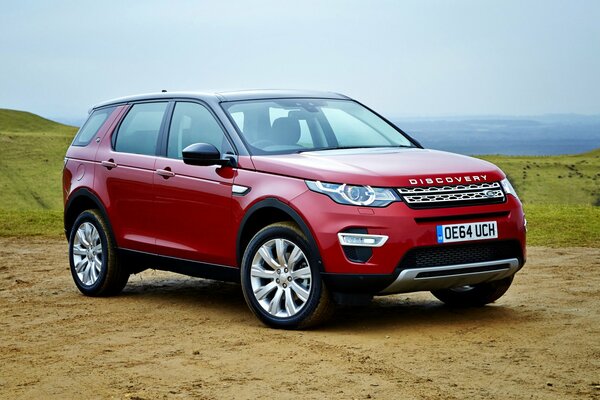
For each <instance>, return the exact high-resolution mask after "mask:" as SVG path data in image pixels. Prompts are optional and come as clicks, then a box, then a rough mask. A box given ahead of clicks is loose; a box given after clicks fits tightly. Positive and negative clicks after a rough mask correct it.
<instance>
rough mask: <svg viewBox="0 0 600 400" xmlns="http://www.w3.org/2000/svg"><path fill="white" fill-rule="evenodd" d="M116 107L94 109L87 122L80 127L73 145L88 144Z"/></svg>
mask: <svg viewBox="0 0 600 400" xmlns="http://www.w3.org/2000/svg"><path fill="white" fill-rule="evenodd" d="M114 109H115V107H109V108H102V109H100V110H95V111H93V112H92V113H91V114H90V116H89V117H88V119H87V121H85V124H83V126H82V127H81V129H79V132H77V135H75V139H73V146H87V145H88V144H89V143H90V142H91V141H92V139H93V138H94V136H96V134H97V133H98V131H99V130H100V128H102V125H104V123H105V122H106V120H107V119H108V117H109V116H110V114H112V112H113V111H114Z"/></svg>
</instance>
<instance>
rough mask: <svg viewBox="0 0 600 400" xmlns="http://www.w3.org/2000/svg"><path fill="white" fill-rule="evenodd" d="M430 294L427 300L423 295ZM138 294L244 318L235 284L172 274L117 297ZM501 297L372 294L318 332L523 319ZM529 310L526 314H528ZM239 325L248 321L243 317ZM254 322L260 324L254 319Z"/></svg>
mask: <svg viewBox="0 0 600 400" xmlns="http://www.w3.org/2000/svg"><path fill="white" fill-rule="evenodd" d="M428 296H431V298H428ZM119 297H126V298H134V297H143V298H144V301H148V302H151V303H154V304H157V303H158V304H162V303H169V304H173V303H176V304H177V305H179V306H185V307H192V308H196V307H197V308H210V309H212V310H214V311H217V312H218V313H220V314H221V315H224V316H225V317H226V318H228V319H230V318H232V317H234V316H236V315H237V316H241V315H244V316H248V315H250V310H249V309H248V307H247V305H246V302H245V300H244V297H243V294H242V289H241V286H240V285H239V284H236V283H228V282H220V281H212V280H207V279H199V278H190V277H183V276H179V275H174V276H173V277H172V278H171V277H169V278H166V279H150V280H144V279H139V280H134V282H131V283H130V284H128V285H127V287H126V288H125V290H124V291H123V292H122V294H121V296H119ZM502 303H503V301H502V299H500V300H499V301H498V303H497V304H490V305H487V306H485V307H472V308H453V307H448V306H446V305H444V304H443V303H442V302H440V301H438V300H436V299H435V298H434V297H433V296H432V295H429V294H425V293H419V294H401V295H393V296H381V297H375V298H374V299H373V301H372V302H371V303H369V304H368V305H366V306H341V307H338V308H337V309H336V312H335V314H334V315H333V317H332V318H331V320H329V321H328V322H327V323H326V324H324V325H321V326H319V327H318V328H317V329H318V330H319V331H331V332H334V331H346V330H354V331H356V330H363V329H364V330H370V329H373V328H375V327H376V328H377V329H378V330H379V329H381V328H385V329H390V330H391V329H398V328H403V327H409V326H410V327H412V328H415V327H418V326H423V327H425V326H427V327H430V326H432V325H440V326H447V327H452V326H462V325H464V324H465V323H467V324H486V325H494V324H502V325H506V324H507V323H511V322H518V321H523V318H524V315H523V314H524V310H523V309H522V308H519V307H511V306H505V305H503V304H502ZM531 312H532V310H530V309H529V310H528V311H527V314H528V315H529V316H531ZM243 320H244V321H241V320H240V323H248V321H247V319H246V318H243ZM257 324H260V323H259V322H258V321H257Z"/></svg>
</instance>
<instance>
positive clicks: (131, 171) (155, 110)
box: [94, 102, 169, 253]
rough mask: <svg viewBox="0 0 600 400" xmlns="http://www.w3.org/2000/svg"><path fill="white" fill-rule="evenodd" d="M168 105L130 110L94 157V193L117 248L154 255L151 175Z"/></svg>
mask: <svg viewBox="0 0 600 400" xmlns="http://www.w3.org/2000/svg"><path fill="white" fill-rule="evenodd" d="M168 105H169V103H168V102H149V103H138V104H134V105H132V106H131V108H130V109H129V110H128V112H127V114H126V115H125V117H124V118H123V120H122V122H121V124H120V125H119V127H118V129H117V131H116V132H114V133H113V135H112V136H111V137H108V136H106V137H105V138H104V140H106V141H107V142H106V143H104V145H103V146H100V148H99V149H98V153H97V154H96V160H97V161H98V164H97V165H96V171H95V183H94V186H95V188H96V191H98V192H100V193H101V196H102V198H103V199H104V200H105V203H106V204H105V206H106V208H107V212H108V214H109V218H110V222H111V225H112V229H113V232H114V234H115V237H116V240H117V244H118V246H119V247H121V248H126V249H131V250H137V251H143V252H148V253H154V252H155V250H156V247H155V238H154V235H155V232H154V231H155V230H156V225H155V223H154V222H155V221H154V190H153V189H154V188H153V185H154V182H153V180H154V171H155V166H154V164H155V163H156V153H157V149H158V139H159V136H160V132H161V130H162V129H164V127H165V115H166V110H167V108H168Z"/></svg>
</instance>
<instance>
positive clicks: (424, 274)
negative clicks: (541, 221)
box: [293, 191, 526, 294]
mask: <svg viewBox="0 0 600 400" xmlns="http://www.w3.org/2000/svg"><path fill="white" fill-rule="evenodd" d="M293 205H294V207H295V208H296V209H297V210H301V211H302V217H303V218H304V219H305V221H307V223H308V225H309V227H310V229H311V231H312V234H313V237H314V238H315V240H316V242H317V245H318V248H319V251H320V255H321V259H322V262H323V269H324V271H323V274H322V276H323V279H324V280H325V282H326V283H327V285H328V286H329V287H330V289H331V290H333V291H338V292H353V293H356V292H362V293H371V294H390V293H400V292H412V291H421V290H435V289H442V288H449V287H456V286H464V285H472V284H477V283H482V282H486V281H492V280H498V279H503V278H505V277H508V276H512V275H514V274H515V273H516V272H517V271H518V270H519V269H520V268H521V267H522V266H523V265H524V263H525V258H526V253H525V225H524V216H523V211H522V207H521V204H520V202H519V201H518V200H517V199H515V198H514V197H512V196H508V197H507V201H506V202H505V203H502V204H494V205H483V206H470V207H449V208H437V209H420V210H415V209H411V208H409V207H408V206H407V205H406V204H404V203H400V202H398V203H393V204H391V205H390V206H388V207H385V208H365V207H352V206H344V205H340V204H337V203H334V202H333V201H331V200H330V199H329V198H328V197H326V196H323V195H321V194H318V193H314V192H310V191H308V192H306V193H304V194H302V195H301V196H299V197H297V198H296V199H294V201H293ZM490 220H493V221H496V222H497V224H498V232H499V234H498V238H497V239H493V240H480V241H472V242H462V243H458V244H438V243H437V237H436V226H437V225H441V224H448V223H452V224H455V223H468V222H477V221H490ZM448 221H452V222H448ZM357 229H358V230H362V232H364V233H368V234H373V235H385V236H387V237H388V239H387V241H386V242H385V244H384V245H382V246H380V247H376V248H372V249H370V251H371V253H369V254H370V256H369V257H368V259H367V260H366V261H365V262H356V261H352V259H351V258H352V257H348V252H347V251H346V252H345V251H344V248H343V247H342V245H341V244H340V242H339V237H338V233H340V232H348V231H350V232H352V231H356V230H357ZM490 243H497V244H501V243H506V244H510V246H511V249H512V250H511V251H509V252H508V253H506V252H503V253H502V254H501V256H500V255H499V256H498V257H497V258H495V259H473V260H469V261H467V262H460V261H458V262H448V263H441V264H433V265H418V263H415V262H414V260H412V259H411V258H409V257H407V254H410V251H411V250H414V249H434V250H438V249H441V250H442V251H443V250H444V249H445V248H456V247H460V246H462V245H464V244H466V245H468V246H467V247H469V248H475V249H477V247H478V246H479V245H481V247H485V246H486V245H489V244H490ZM473 246H475V247H473ZM467 250H468V249H467ZM498 254H500V253H498ZM405 256H406V257H405ZM467 258H469V257H467ZM411 263H413V264H411Z"/></svg>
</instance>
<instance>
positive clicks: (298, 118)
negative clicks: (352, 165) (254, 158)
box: [222, 99, 414, 155]
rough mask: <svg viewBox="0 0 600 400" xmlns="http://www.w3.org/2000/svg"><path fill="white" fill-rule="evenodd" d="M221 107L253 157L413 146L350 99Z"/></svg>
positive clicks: (238, 103) (253, 102)
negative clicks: (255, 155) (234, 125)
mask: <svg viewBox="0 0 600 400" xmlns="http://www.w3.org/2000/svg"><path fill="white" fill-rule="evenodd" d="M222 106H223V109H224V110H225V111H226V112H227V113H228V114H229V115H230V116H231V119H232V121H233V122H234V123H235V124H236V126H237V128H238V130H239V131H240V133H241V134H242V136H243V138H244V140H245V141H246V143H247V144H248V145H249V147H250V151H251V153H252V154H257V155H258V154H290V153H299V152H304V151H314V150H331V149H343V148H361V147H414V145H413V144H412V142H411V141H410V140H409V139H408V138H406V137H405V136H404V135H403V134H402V133H401V132H400V131H399V130H398V129H397V128H395V127H394V126H392V125H390V124H389V123H388V122H386V121H385V120H384V119H382V118H381V117H379V116H378V115H377V114H375V113H373V112H372V111H370V110H369V109H367V108H366V107H364V106H362V105H360V104H358V103H356V102H355V101H352V100H328V99H273V100H244V101H236V102H224V103H222Z"/></svg>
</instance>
